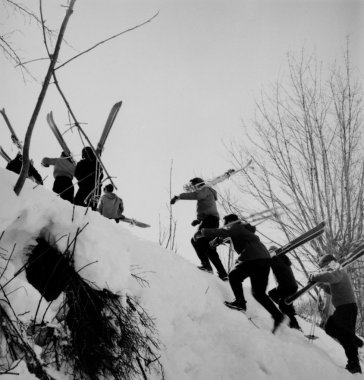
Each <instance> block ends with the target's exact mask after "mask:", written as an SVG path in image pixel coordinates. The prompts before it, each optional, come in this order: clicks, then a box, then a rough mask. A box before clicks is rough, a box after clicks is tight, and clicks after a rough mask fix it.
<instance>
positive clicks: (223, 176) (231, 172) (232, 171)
mask: <svg viewBox="0 0 364 380" xmlns="http://www.w3.org/2000/svg"><path fill="white" fill-rule="evenodd" d="M252 163H253V160H252V159H251V160H249V161H248V163H247V164H246V165H245V166H243V167H242V168H240V169H229V170H228V171H227V172H225V173H224V174H221V175H219V176H218V177H216V178H214V179H211V180H209V181H205V182H202V184H204V185H205V186H215V185H217V184H218V183H220V182H223V181H225V180H226V179H228V178H230V177H231V176H233V175H235V174H237V173H239V172H241V171H243V170H246V169H248V168H249V167H250V166H251V165H252ZM202 184H201V185H202Z"/></svg>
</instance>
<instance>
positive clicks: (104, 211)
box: [97, 184, 125, 223]
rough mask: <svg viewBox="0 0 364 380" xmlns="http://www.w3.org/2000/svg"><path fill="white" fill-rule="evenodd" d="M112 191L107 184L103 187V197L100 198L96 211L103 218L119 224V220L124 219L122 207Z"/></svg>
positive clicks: (112, 187) (121, 202) (120, 201)
mask: <svg viewBox="0 0 364 380" xmlns="http://www.w3.org/2000/svg"><path fill="white" fill-rule="evenodd" d="M113 191H114V186H113V185H111V184H109V185H106V186H105V187H104V195H102V196H101V198H100V201H99V204H98V206H97V211H98V212H99V213H100V214H101V215H102V216H104V217H105V218H109V219H115V221H116V223H119V220H120V219H124V218H125V216H124V215H123V212H124V205H123V201H122V199H121V198H119V197H118V196H117V195H116V194H115V193H113Z"/></svg>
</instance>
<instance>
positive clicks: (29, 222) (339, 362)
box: [0, 169, 363, 380]
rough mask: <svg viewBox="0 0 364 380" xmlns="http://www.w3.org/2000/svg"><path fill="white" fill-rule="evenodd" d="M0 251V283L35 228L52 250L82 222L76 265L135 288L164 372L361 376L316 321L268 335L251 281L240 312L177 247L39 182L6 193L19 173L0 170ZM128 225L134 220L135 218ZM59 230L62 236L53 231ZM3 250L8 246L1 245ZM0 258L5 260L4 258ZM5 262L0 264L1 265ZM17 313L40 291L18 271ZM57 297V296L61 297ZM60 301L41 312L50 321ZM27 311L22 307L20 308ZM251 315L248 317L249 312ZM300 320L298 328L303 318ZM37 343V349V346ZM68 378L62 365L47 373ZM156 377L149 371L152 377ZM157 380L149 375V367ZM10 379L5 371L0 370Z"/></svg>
mask: <svg viewBox="0 0 364 380" xmlns="http://www.w3.org/2000/svg"><path fill="white" fill-rule="evenodd" d="M0 176H1V177H0V178H1V179H0V192H1V195H2V196H1V201H0V233H1V232H2V231H5V233H4V234H3V236H2V238H1V240H0V254H1V255H3V257H4V258H9V257H10V255H11V252H12V251H13V249H14V244H16V245H15V249H14V251H13V253H12V257H11V262H10V263H9V265H8V266H7V267H6V271H5V273H4V274H3V276H2V278H1V284H2V285H4V284H5V283H6V282H7V281H8V280H9V279H11V278H12V276H13V275H14V273H15V272H16V271H17V270H18V269H19V268H21V266H22V265H23V264H24V253H23V249H24V247H26V246H27V245H28V244H29V243H32V242H34V238H35V237H37V236H38V235H39V233H40V232H41V231H43V232H44V231H45V230H48V231H49V232H50V233H51V234H52V236H53V237H54V238H55V239H60V240H59V242H58V243H57V245H58V247H59V249H60V250H64V249H65V248H66V246H67V236H68V235H69V234H70V236H71V238H72V237H73V236H74V235H75V233H76V231H77V229H78V228H82V227H83V226H84V225H85V224H87V223H88V225H87V226H86V227H85V229H84V230H83V232H82V233H81V234H80V235H79V237H78V240H77V247H76V251H75V266H76V270H79V269H81V268H83V267H84V266H85V265H87V264H89V263H92V262H94V263H93V264H92V265H88V266H87V267H85V268H84V269H82V270H81V271H80V275H82V277H84V278H87V279H89V280H92V281H94V282H95V283H96V284H97V285H98V286H99V287H101V288H102V287H106V286H108V287H109V289H110V290H111V291H113V292H118V293H120V294H124V293H125V292H128V293H129V294H132V295H134V296H137V297H140V298H139V302H140V304H141V305H142V306H143V307H144V308H145V309H146V310H147V311H148V313H149V314H150V315H151V316H153V317H154V318H155V322H156V325H157V328H158V330H159V339H160V340H161V341H162V342H163V344H164V345H165V348H164V349H163V350H162V351H161V355H162V358H161V361H162V363H163V365H164V369H165V375H166V379H168V380H243V379H244V380H245V379H246V380H263V379H269V380H275V379H277V380H292V379H296V380H306V379H330V380H345V379H352V378H353V376H355V378H357V379H359V378H363V376H362V375H359V374H358V375H351V374H350V373H348V372H347V371H346V370H344V369H343V367H345V365H346V358H345V355H344V351H343V349H342V348H341V346H339V345H338V344H337V343H336V342H335V341H333V340H332V339H331V338H329V337H328V336H326V335H325V333H324V332H323V331H321V330H320V329H316V335H317V336H319V338H320V339H318V340H316V341H314V343H313V344H309V343H308V341H307V339H306V338H304V336H303V334H302V333H300V332H298V331H296V330H290V329H289V328H288V327H284V328H282V329H281V330H280V331H279V332H278V333H277V334H276V335H273V334H272V333H271V332H270V330H271V328H272V320H271V318H270V316H269V315H268V314H267V312H266V311H265V310H264V309H262V308H261V307H260V305H259V304H257V303H256V302H255V300H254V299H252V297H251V295H250V288H249V281H246V282H245V283H244V289H245V293H246V297H247V301H248V313H247V316H245V315H244V314H242V313H240V312H237V311H234V310H230V309H228V308H226V307H225V306H224V305H223V304H222V302H223V301H224V300H231V299H232V298H233V296H232V293H231V290H230V287H229V284H228V283H223V282H222V281H221V280H219V279H218V278H217V277H215V276H212V275H210V274H207V273H204V272H201V271H199V270H198V269H196V268H195V267H194V266H193V265H192V264H190V263H189V262H188V261H186V260H185V259H184V258H182V257H181V256H179V255H178V254H174V253H172V252H171V251H168V250H165V249H163V248H161V247H160V246H159V245H158V244H157V243H153V242H150V241H146V240H143V239H141V238H139V237H136V236H135V235H134V234H133V232H132V229H131V227H129V226H128V225H126V224H123V223H119V224H116V223H114V222H113V221H110V220H108V219H106V218H103V217H102V216H100V215H99V214H98V213H96V212H91V211H89V212H88V213H87V215H84V213H85V209H84V208H81V207H76V208H75V213H74V220H73V221H72V213H73V208H72V205H71V204H70V203H68V202H66V201H63V200H62V199H60V198H59V197H57V196H56V195H55V194H54V193H52V192H51V191H49V190H46V189H44V188H43V187H42V186H38V187H36V188H34V187H35V184H34V183H33V182H31V181H29V180H27V181H26V185H25V187H24V189H23V191H22V192H21V194H20V196H19V197H17V196H16V195H15V193H14V192H13V186H14V184H15V181H16V178H17V176H16V175H15V174H14V173H11V172H9V171H7V170H4V169H0ZM134 228H135V227H134ZM63 235H66V236H65V237H63V238H61V237H62V236H63ZM5 250H6V251H5ZM0 261H2V262H1V263H0V266H1V267H2V268H4V267H5V261H4V260H0ZM1 270H2V271H3V269H1ZM131 273H134V274H137V273H139V274H140V276H142V277H143V278H145V280H147V281H148V282H149V286H145V287H143V286H141V285H140V284H139V283H138V282H137V281H136V279H135V278H134V277H133V276H131ZM4 289H5V291H6V293H7V294H9V299H10V301H11V303H12V306H13V308H14V310H15V311H16V313H17V314H18V315H20V318H21V319H22V320H23V321H24V322H28V321H29V320H30V319H31V318H34V315H35V310H36V308H37V306H38V302H39V298H40V296H39V293H38V291H37V290H36V289H34V288H33V287H32V286H31V285H30V284H29V283H28V282H27V280H26V277H25V273H24V272H22V273H21V274H19V275H18V276H17V277H15V278H14V280H12V281H11V282H9V283H8V284H7V285H6V286H5V288H4ZM60 298H61V297H60ZM59 301H60V300H59ZM58 305H59V302H54V303H53V304H52V305H51V307H50V308H49V310H48V311H47V314H46V320H49V321H50V320H51V319H52V318H53V317H54V315H55V313H56V312H57V307H58ZM47 306H48V303H47V302H46V301H44V300H43V301H42V304H41V306H40V310H39V312H38V314H37V319H41V318H42V316H43V314H44V312H45V310H46V308H47ZM27 312H28V313H27ZM248 317H252V318H253V319H252V321H253V322H254V324H256V326H257V327H256V326H255V325H254V324H253V323H252V321H250V320H249V319H248ZM300 324H301V326H302V328H303V329H304V332H305V333H306V334H308V333H309V331H310V325H309V324H308V323H306V322H305V321H303V320H300ZM36 349H37V350H39V349H40V348H36ZM15 372H16V373H18V374H19V376H17V377H16V378H17V379H18V380H25V379H27V380H32V379H35V377H34V375H31V374H29V373H28V372H27V369H26V366H25V365H24V363H22V364H21V365H20V366H18V367H17V368H16V371H15ZM53 376H55V377H56V376H57V378H59V379H66V377H65V376H63V375H62V374H58V375H56V374H53ZM153 376H154V377H153ZM152 378H153V379H158V376H157V375H152ZM1 379H2V380H10V379H11V380H13V379H14V376H13V375H2V376H1Z"/></svg>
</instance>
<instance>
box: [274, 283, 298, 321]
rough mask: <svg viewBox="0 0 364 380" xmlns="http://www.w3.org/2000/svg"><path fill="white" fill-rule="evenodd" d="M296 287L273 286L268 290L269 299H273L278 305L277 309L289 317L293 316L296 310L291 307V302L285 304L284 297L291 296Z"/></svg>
mask: <svg viewBox="0 0 364 380" xmlns="http://www.w3.org/2000/svg"><path fill="white" fill-rule="evenodd" d="M297 289H298V288H296V287H289V288H283V289H279V288H274V289H272V290H270V291H269V292H268V295H269V297H270V298H271V300H273V301H274V302H275V303H276V304H277V305H278V307H279V310H280V311H281V312H282V313H284V314H286V315H287V316H288V317H289V319H292V318H294V316H295V315H296V310H295V309H294V307H293V304H290V305H287V304H286V303H285V302H284V300H285V298H287V297H289V296H291V295H292V294H294V293H296V292H297Z"/></svg>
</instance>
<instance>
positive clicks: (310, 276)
mask: <svg viewBox="0 0 364 380" xmlns="http://www.w3.org/2000/svg"><path fill="white" fill-rule="evenodd" d="M313 277H314V275H313V274H309V275H308V281H310V282H316V280H314V279H313Z"/></svg>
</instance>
